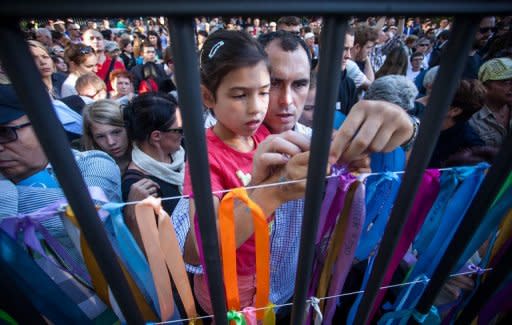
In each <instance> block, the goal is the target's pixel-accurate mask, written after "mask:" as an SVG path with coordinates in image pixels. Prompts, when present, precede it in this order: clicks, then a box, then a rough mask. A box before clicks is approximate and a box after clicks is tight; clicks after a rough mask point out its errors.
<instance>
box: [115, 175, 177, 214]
mask: <svg viewBox="0 0 512 325" xmlns="http://www.w3.org/2000/svg"><path fill="white" fill-rule="evenodd" d="M143 178H148V179H150V180H152V181H154V182H155V183H157V184H158V185H160V190H159V191H158V197H171V196H180V195H181V193H180V191H179V189H178V186H177V185H174V184H170V183H167V182H164V181H162V180H161V179H159V178H156V177H154V176H151V175H146V174H143V173H141V172H139V171H138V170H135V169H128V170H127V171H126V172H125V173H124V175H123V182H122V185H121V189H122V193H123V201H125V202H126V201H127V199H128V194H129V193H130V187H131V186H132V184H133V183H136V182H138V181H139V180H141V179H143ZM177 204H178V200H177V199H176V200H164V201H162V207H163V208H164V210H165V211H166V212H167V213H168V214H169V215H171V214H172V212H173V211H174V208H175V207H176V205H177Z"/></svg>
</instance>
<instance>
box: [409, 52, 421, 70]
mask: <svg viewBox="0 0 512 325" xmlns="http://www.w3.org/2000/svg"><path fill="white" fill-rule="evenodd" d="M422 63H423V56H415V57H414V58H411V65H412V70H413V71H418V70H420V69H421V64H422Z"/></svg>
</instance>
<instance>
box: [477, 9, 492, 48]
mask: <svg viewBox="0 0 512 325" xmlns="http://www.w3.org/2000/svg"><path fill="white" fill-rule="evenodd" d="M495 28H496V17H494V16H488V17H484V18H482V20H481V21H480V25H479V26H478V29H477V30H476V34H475V47H476V48H478V49H480V48H483V47H484V46H485V45H486V44H487V41H488V40H489V39H490V38H491V37H492V35H493V34H494V32H495Z"/></svg>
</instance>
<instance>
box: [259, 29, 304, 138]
mask: <svg viewBox="0 0 512 325" xmlns="http://www.w3.org/2000/svg"><path fill="white" fill-rule="evenodd" d="M259 41H260V43H261V44H262V45H263V47H264V48H265V52H267V55H268V59H269V63H270V70H271V75H270V78H271V88H270V102H269V107H268V111H267V115H266V117H265V125H266V126H267V127H268V128H269V129H270V131H271V132H272V133H281V132H284V131H288V130H291V129H292V128H293V127H294V126H295V124H296V123H297V120H298V119H299V117H300V116H301V114H302V110H303V109H304V104H305V102H306V98H307V96H308V90H309V82H310V72H311V58H310V56H309V53H308V51H307V47H306V44H305V43H304V41H303V40H302V39H301V38H300V37H298V36H296V35H294V34H292V33H289V32H286V31H277V32H274V33H269V34H264V35H261V36H260V38H259Z"/></svg>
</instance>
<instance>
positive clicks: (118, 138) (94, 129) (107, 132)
mask: <svg viewBox="0 0 512 325" xmlns="http://www.w3.org/2000/svg"><path fill="white" fill-rule="evenodd" d="M91 134H92V138H93V140H94V142H95V143H96V144H97V145H98V147H100V149H101V150H102V151H105V152H106V153H108V154H109V155H110V156H112V157H113V158H115V159H118V158H121V157H123V156H124V154H125V153H126V150H127V149H128V136H127V134H126V129H125V128H123V127H119V126H114V125H110V124H100V123H95V122H92V123H91Z"/></svg>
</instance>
